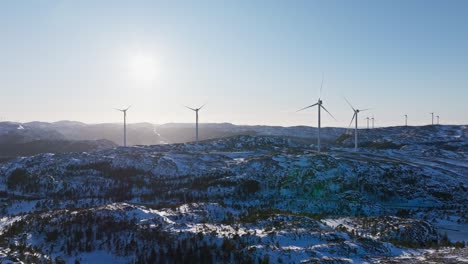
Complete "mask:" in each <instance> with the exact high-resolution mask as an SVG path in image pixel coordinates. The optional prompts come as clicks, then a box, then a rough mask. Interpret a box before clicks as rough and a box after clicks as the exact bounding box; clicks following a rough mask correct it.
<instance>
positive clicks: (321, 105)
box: [296, 74, 336, 153]
mask: <svg viewBox="0 0 468 264" xmlns="http://www.w3.org/2000/svg"><path fill="white" fill-rule="evenodd" d="M322 87H323V74H322V84H321V85H320V95H319V99H318V101H317V103H315V104H313V105H309V106H306V107H304V108H302V109H299V110H297V111H296V112H300V111H302V110H305V109H307V108H311V107H314V106H317V107H318V133H317V152H318V153H320V128H321V118H322V117H321V114H320V110H321V109H322V108H323V110H325V111H326V112H327V113H328V114H329V115H330V116H331V117H332V118H333V119H335V117H334V116H333V115H332V114H331V113H330V112H328V110H327V109H326V108H325V106H323V102H322V99H321V97H322ZM335 120H336V119H335Z"/></svg>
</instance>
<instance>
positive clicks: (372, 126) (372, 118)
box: [371, 115, 375, 129]
mask: <svg viewBox="0 0 468 264" xmlns="http://www.w3.org/2000/svg"><path fill="white" fill-rule="evenodd" d="M371 120H372V129H374V120H375V118H374V115H372V118H371Z"/></svg>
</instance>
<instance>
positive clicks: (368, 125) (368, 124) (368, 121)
mask: <svg viewBox="0 0 468 264" xmlns="http://www.w3.org/2000/svg"><path fill="white" fill-rule="evenodd" d="M366 119H367V129H369V119H370V118H369V117H366Z"/></svg>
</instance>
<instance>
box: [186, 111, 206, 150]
mask: <svg viewBox="0 0 468 264" xmlns="http://www.w3.org/2000/svg"><path fill="white" fill-rule="evenodd" d="M204 106H205V105H202V106H200V107H199V108H191V107H188V106H185V107H187V108H188V109H190V110H192V111H195V116H196V123H195V135H196V141H197V144H198V111H199V110H200V109H202V108H203V107H204Z"/></svg>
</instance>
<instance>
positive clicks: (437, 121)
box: [436, 116, 439, 124]
mask: <svg viewBox="0 0 468 264" xmlns="http://www.w3.org/2000/svg"><path fill="white" fill-rule="evenodd" d="M436 117H437V124H439V116H436Z"/></svg>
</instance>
